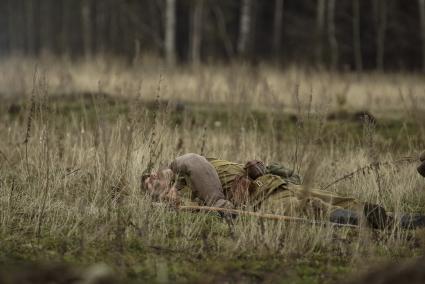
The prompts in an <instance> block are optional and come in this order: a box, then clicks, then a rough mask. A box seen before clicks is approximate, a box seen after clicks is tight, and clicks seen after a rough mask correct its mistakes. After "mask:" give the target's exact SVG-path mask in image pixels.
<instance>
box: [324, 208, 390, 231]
mask: <svg viewBox="0 0 425 284" xmlns="http://www.w3.org/2000/svg"><path fill="white" fill-rule="evenodd" d="M363 214H364V217H365V218H366V222H367V225H368V226H369V227H371V228H373V229H381V230H382V229H384V228H387V227H388V225H389V224H390V218H389V217H388V216H387V214H386V212H385V209H384V208H383V207H381V206H379V205H376V204H371V203H366V204H365V205H364V209H363ZM361 217H363V216H359V214H358V213H357V212H355V211H350V210H345V209H336V210H334V211H333V212H332V213H331V214H330V216H329V220H330V221H331V222H333V223H338V224H349V225H359V224H360V218H361Z"/></svg>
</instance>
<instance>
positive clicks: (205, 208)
mask: <svg viewBox="0 0 425 284" xmlns="http://www.w3.org/2000/svg"><path fill="white" fill-rule="evenodd" d="M176 209H177V210H180V211H190V212H193V211H206V212H222V213H229V214H235V215H245V216H253V217H257V218H263V219H269V220H276V221H285V222H294V223H305V224H310V225H331V226H335V227H347V228H358V227H359V226H356V225H350V224H339V223H333V222H323V221H314V220H309V219H304V218H299V217H291V216H284V215H278V214H269V213H259V212H252V211H245V210H238V209H228V208H219V207H209V206H196V205H190V206H183V205H182V206H178V207H177V208H176Z"/></svg>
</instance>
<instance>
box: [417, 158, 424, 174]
mask: <svg viewBox="0 0 425 284" xmlns="http://www.w3.org/2000/svg"><path fill="white" fill-rule="evenodd" d="M418 173H419V174H420V175H421V176H423V177H425V161H424V162H422V164H421V165H420V166H419V167H418Z"/></svg>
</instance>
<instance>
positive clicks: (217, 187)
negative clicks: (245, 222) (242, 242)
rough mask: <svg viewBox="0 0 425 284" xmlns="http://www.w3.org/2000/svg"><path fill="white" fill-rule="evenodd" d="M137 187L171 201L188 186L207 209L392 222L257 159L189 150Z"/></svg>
mask: <svg viewBox="0 0 425 284" xmlns="http://www.w3.org/2000/svg"><path fill="white" fill-rule="evenodd" d="M424 161H425V159H424ZM142 185H143V186H142V187H143V188H144V189H145V190H147V191H148V192H149V193H150V194H151V195H152V196H153V198H155V199H157V200H161V201H168V202H173V203H179V202H180V201H181V200H180V196H179V195H180V194H179V192H180V191H181V190H182V189H183V188H187V189H189V191H190V192H191V196H192V199H197V200H199V201H200V202H201V203H202V204H204V205H207V206H212V207H221V208H234V207H239V208H247V209H250V210H258V209H261V210H262V211H264V212H268V213H276V214H283V215H288V216H300V215H301V216H307V217H310V218H314V219H323V218H329V221H331V222H334V223H339V224H351V225H358V224H360V223H361V222H362V220H365V221H366V224H368V225H369V226H370V227H372V228H376V229H384V228H387V227H389V226H391V225H394V223H395V221H394V218H393V217H391V216H388V214H387V212H386V211H385V209H384V208H382V207H380V206H378V205H375V204H371V203H365V202H361V201H359V200H357V199H355V198H353V197H343V196H339V195H337V194H335V193H332V192H329V191H324V190H318V189H307V188H304V187H303V185H302V184H301V181H300V178H299V176H297V175H295V174H294V173H293V172H292V171H290V170H288V169H287V168H285V167H284V166H282V165H279V164H272V165H269V166H265V165H264V163H263V162H261V161H257V160H253V161H248V162H247V163H246V164H245V165H243V164H238V163H234V162H230V161H226V160H219V159H214V158H205V157H203V156H200V155H198V154H193V153H189V154H185V155H182V156H180V157H177V158H176V159H175V160H174V161H173V162H172V163H171V164H170V165H169V167H167V168H163V169H160V170H158V171H155V172H152V173H151V174H148V175H145V176H144V177H143V178H142ZM399 226H400V227H401V228H417V227H425V216H423V215H414V214H402V215H401V219H400V221H399Z"/></svg>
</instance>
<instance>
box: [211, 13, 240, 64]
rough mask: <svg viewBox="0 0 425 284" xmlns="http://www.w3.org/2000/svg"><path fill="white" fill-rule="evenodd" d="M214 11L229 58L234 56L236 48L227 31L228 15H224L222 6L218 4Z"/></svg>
mask: <svg viewBox="0 0 425 284" xmlns="http://www.w3.org/2000/svg"><path fill="white" fill-rule="evenodd" d="M213 13H214V15H215V18H216V20H217V28H218V33H219V36H220V38H221V40H222V41H223V45H224V50H225V52H226V56H227V57H228V58H233V56H234V54H235V50H234V46H233V43H232V40H231V38H230V36H229V33H228V32H227V28H226V17H225V16H224V13H223V11H222V10H221V8H220V6H218V5H215V6H214V8H213Z"/></svg>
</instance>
